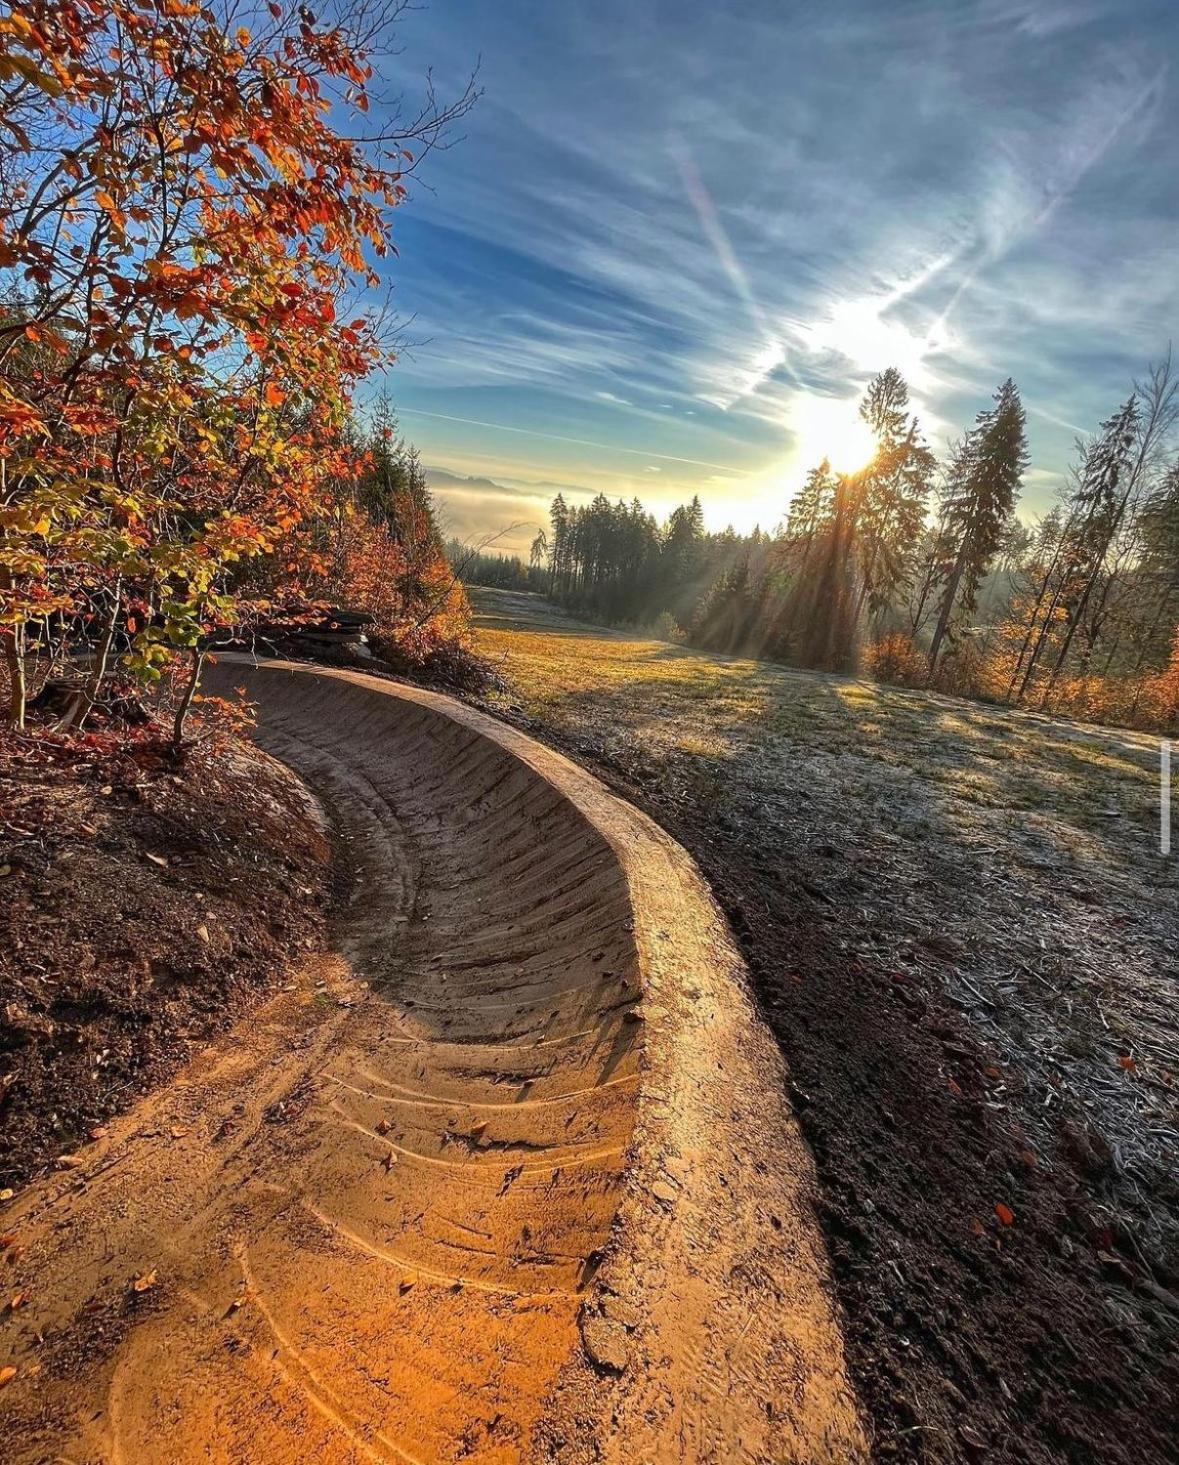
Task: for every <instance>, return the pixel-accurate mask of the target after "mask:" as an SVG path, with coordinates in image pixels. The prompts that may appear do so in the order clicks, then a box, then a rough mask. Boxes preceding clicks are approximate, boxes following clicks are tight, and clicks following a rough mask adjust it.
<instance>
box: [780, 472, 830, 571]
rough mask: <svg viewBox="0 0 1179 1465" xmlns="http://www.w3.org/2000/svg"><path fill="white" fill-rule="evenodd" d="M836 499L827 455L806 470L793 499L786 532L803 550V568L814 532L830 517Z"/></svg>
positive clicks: (801, 563) (812, 545) (801, 564)
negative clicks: (805, 474) (800, 485)
mask: <svg viewBox="0 0 1179 1465" xmlns="http://www.w3.org/2000/svg"><path fill="white" fill-rule="evenodd" d="M834 502H835V475H834V474H833V473H832V472H831V463H830V461H829V460H828V459H827V458H824V459H823V461H822V462H821V463H820V464H819V466H818V467H817V468H812V469H811V471H810V472H809V473H808V474H807V476H806V479H805V481H804V482H803V485H802V487H801V488H800V489H799V490H798V492H797V493H796V494H795V495H794V497H793V498H792V499H791V500H790V511H789V515H788V517H787V520H786V533H787V536H788V537H789V538H790V539H792V540H793V541H794V542H795V544H796V545H797V546H798V548H799V550H800V552H801V553H800V562H799V568H800V570H801V569H802V568H803V567H804V566H805V565H806V562H807V560H808V559H809V557H810V552H811V549H812V548H813V547H814V542H815V535H816V534H817V533H818V531H819V528H820V526H821V525H823V524H824V523H826V522H827V521H828V520H829V519H830V517H831V511H832V508H833V507H834Z"/></svg>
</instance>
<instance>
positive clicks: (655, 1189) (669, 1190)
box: [651, 1179, 679, 1206]
mask: <svg viewBox="0 0 1179 1465" xmlns="http://www.w3.org/2000/svg"><path fill="white" fill-rule="evenodd" d="M651 1194H652V1195H653V1196H654V1197H655V1199H656V1200H657V1201H662V1203H663V1204H664V1205H665V1206H671V1205H674V1204H675V1202H676V1200H677V1199H678V1197H679V1191H678V1190H677V1189H676V1188H675V1186H674V1185H672V1183H671V1181H670V1180H663V1179H659V1180H657V1181H656V1182H655V1184H654V1185H652V1187H651Z"/></svg>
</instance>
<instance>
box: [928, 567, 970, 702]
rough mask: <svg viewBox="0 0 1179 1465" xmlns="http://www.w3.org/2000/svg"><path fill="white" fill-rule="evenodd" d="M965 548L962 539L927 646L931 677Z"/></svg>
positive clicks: (949, 615) (944, 634)
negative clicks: (931, 636) (928, 645)
mask: <svg viewBox="0 0 1179 1465" xmlns="http://www.w3.org/2000/svg"><path fill="white" fill-rule="evenodd" d="M966 550H967V541H966V540H965V539H963V541H962V543H961V545H960V546H959V548H958V557H957V559H956V560H955V561H954V568H953V570H951V572H950V578H949V580H947V582H946V589H945V593H944V594H943V596H942V603H941V608H940V610H939V611H938V617H937V625H936V627H935V628H934V632H933V641H932V642H931V643H930V647H929V675H930V678H931V679H932V677H933V674H934V672H935V671H936V670H937V658H938V653H939V652H940V651H941V649H942V642H943V641H944V640H945V637H946V632H947V631H948V630H949V627H950V617H951V616H952V615H953V614H954V602H955V601H956V600H957V598H958V586H959V585H960V584H961V583H962V572H963V570H965V568H966Z"/></svg>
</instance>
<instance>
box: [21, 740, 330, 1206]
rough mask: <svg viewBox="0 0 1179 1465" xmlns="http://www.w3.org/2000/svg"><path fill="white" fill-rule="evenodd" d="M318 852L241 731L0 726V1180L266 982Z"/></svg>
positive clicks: (161, 1070)
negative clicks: (4, 733)
mask: <svg viewBox="0 0 1179 1465" xmlns="http://www.w3.org/2000/svg"><path fill="white" fill-rule="evenodd" d="M328 855H329V848H328V841H327V839H326V837H325V831H324V827H323V824H322V817H321V815H320V813H319V811H318V810H317V809H316V808H315V807H314V805H313V804H312V803H311V802H310V801H309V798H308V795H307V791H306V789H305V788H304V786H303V784H302V783H301V782H300V781H299V780H298V779H297V778H295V777H294V776H293V775H292V774H291V773H290V771H289V770H288V769H286V768H285V767H284V766H283V765H282V764H281V763H278V762H276V761H275V760H274V759H272V758H270V757H268V756H267V755H265V754H264V753H261V752H260V751H259V750H258V749H257V748H254V747H252V746H250V745H248V744H245V743H241V742H239V741H236V740H233V739H222V740H221V741H220V742H219V743H218V745H217V747H216V748H214V747H213V746H211V745H210V744H208V743H201V744H198V745H196V746H194V747H191V748H189V749H187V750H186V752H185V754H184V757H183V758H182V759H181V760H179V761H178V760H176V759H174V758H173V757H172V756H171V755H170V751H169V749H168V747H167V745H166V744H164V743H162V742H161V741H160V737H159V733H158V731H157V730H155V729H153V728H152V727H150V726H149V727H146V728H143V729H137V730H135V731H134V732H133V733H131V734H130V735H129V736H128V737H126V738H124V737H123V736H121V735H120V736H119V737H114V736H111V735H108V734H105V733H94V734H87V735H86V736H84V737H83V738H82V739H81V740H80V741H79V740H77V739H70V740H66V739H62V738H56V739H55V738H54V737H53V736H51V735H46V734H41V733H31V734H29V735H28V736H25V737H21V738H14V737H9V738H6V739H5V740H4V742H3V744H2V745H0V1014H2V1016H3V1023H2V1025H0V1133H2V1135H3V1144H2V1145H0V1155H2V1158H0V1190H7V1191H12V1190H15V1189H19V1188H20V1187H21V1186H22V1185H23V1184H25V1182H26V1181H27V1180H28V1179H29V1177H30V1176H32V1175H34V1174H36V1173H38V1172H42V1171H44V1170H45V1169H46V1168H48V1167H50V1166H52V1165H53V1164H54V1163H55V1162H56V1163H57V1164H58V1165H60V1166H62V1167H68V1166H69V1165H70V1164H71V1163H73V1158H74V1157H73V1154H72V1152H73V1151H74V1150H75V1149H76V1148H77V1147H78V1146H79V1145H81V1144H85V1143H86V1142H87V1141H89V1140H92V1139H94V1138H96V1137H98V1136H99V1135H100V1134H101V1130H102V1128H103V1126H104V1125H105V1124H106V1123H107V1121H108V1120H109V1119H110V1118H111V1116H112V1115H114V1114H117V1113H120V1112H122V1111H123V1110H125V1109H126V1108H127V1106H128V1105H129V1104H130V1103H131V1102H132V1101H133V1100H134V1099H135V1098H137V1097H138V1096H139V1095H140V1094H141V1093H143V1092H144V1091H146V1090H147V1089H148V1088H150V1087H152V1086H153V1085H155V1084H158V1083H160V1082H161V1081H162V1080H163V1079H165V1078H167V1077H168V1076H169V1075H170V1074H172V1073H174V1072H175V1071H176V1069H177V1068H179V1066H180V1065H181V1064H182V1063H183V1062H184V1061H185V1060H186V1059H187V1058H188V1057H189V1056H190V1055H191V1054H192V1053H193V1052H194V1051H195V1050H196V1049H198V1048H199V1047H201V1046H203V1045H204V1044H205V1043H207V1042H208V1041H209V1040H210V1038H211V1037H213V1036H214V1035H215V1034H216V1033H218V1032H220V1031H221V1030H222V1029H224V1028H225V1027H227V1026H229V1024H230V1023H231V1022H232V1021H233V1020H234V1019H235V1018H237V1017H240V1016H241V1015H242V1013H244V1012H245V1011H247V1010H248V1008H249V1007H250V1005H251V1004H252V1003H254V1002H257V1001H258V1000H259V998H260V997H262V996H264V995H267V994H269V992H270V991H271V990H272V989H273V988H274V987H275V986H276V985H278V983H279V982H281V980H282V977H283V972H284V970H285V964H286V962H287V961H288V960H289V959H290V957H291V956H292V954H296V953H297V954H305V950H306V948H307V947H308V946H311V945H314V944H318V941H319V939H320V937H321V935H322V930H323V907H324V903H325V900H326V895H327V886H328V869H329V867H328ZM0 1229H3V1226H2V1222H0Z"/></svg>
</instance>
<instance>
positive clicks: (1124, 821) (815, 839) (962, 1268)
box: [475, 592, 1179, 1465]
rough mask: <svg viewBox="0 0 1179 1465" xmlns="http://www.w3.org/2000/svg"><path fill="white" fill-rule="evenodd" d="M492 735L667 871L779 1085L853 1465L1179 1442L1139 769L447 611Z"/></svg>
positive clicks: (831, 686) (1017, 725)
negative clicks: (476, 623)
mask: <svg viewBox="0 0 1179 1465" xmlns="http://www.w3.org/2000/svg"><path fill="white" fill-rule="evenodd" d="M475 598H476V606H477V609H478V610H479V612H480V625H481V627H482V628H483V629H482V631H481V635H480V641H481V645H482V647H483V649H484V650H486V651H488V652H489V653H490V654H491V655H492V656H493V657H494V658H495V659H496V661H497V663H498V664H499V666H500V668H501V671H502V673H503V675H504V677H505V678H506V680H507V683H508V692H507V693H506V694H505V695H503V696H500V697H498V698H496V699H495V701H494V704H493V705H494V706H495V708H496V710H497V711H499V712H500V714H501V715H506V716H508V717H510V718H512V719H513V720H515V721H517V722H518V723H519V724H520V725H522V726H525V727H528V728H529V729H530V730H532V731H534V732H536V733H537V734H538V735H540V736H542V737H545V738H547V739H548V740H550V741H552V742H553V743H555V744H556V745H557V746H559V747H562V748H563V749H565V750H566V751H568V752H571V753H572V754H573V755H574V756H575V757H577V758H578V759H579V760H581V761H582V762H584V763H585V764H587V765H588V766H590V767H593V768H595V769H596V770H597V771H598V772H599V773H601V774H602V775H604V776H605V777H606V778H607V779H609V780H610V781H611V782H612V783H613V784H614V785H615V786H616V787H618V788H619V789H621V790H622V791H624V792H625V793H627V795H628V796H629V797H631V798H632V799H634V800H636V801H638V802H639V803H641V805H642V806H643V807H644V808H646V809H647V810H648V811H649V812H650V813H652V814H653V815H654V816H655V817H656V818H657V819H658V820H659V821H660V822H661V823H662V824H663V825H664V826H665V827H666V828H667V829H668V830H669V831H671V832H672V833H673V834H674V835H675V837H676V838H677V839H678V840H680V841H681V842H682V843H683V844H684V845H685V846H686V847H687V848H688V849H689V850H690V851H691V853H692V854H693V855H694V856H695V858H696V859H697V860H698V862H699V864H700V866H701V868H702V869H703V871H704V873H705V875H706V876H707V878H708V879H709V881H710V883H711V885H712V887H713V889H714V891H715V892H716V894H717V896H718V898H719V899H720V900H721V903H722V905H723V907H724V909H725V911H726V914H727V915H728V917H729V921H730V924H731V926H732V929H733V932H734V934H735V935H736V937H737V939H738V941H739V944H740V946H741V949H742V951H743V953H744V955H745V957H746V960H747V962H748V963H749V967H750V970H751V972H752V975H753V977H754V981H755V986H756V990H757V995H758V998H759V1001H760V1003H761V1006H762V1010H763V1012H764V1013H765V1015H766V1017H767V1020H768V1021H769V1022H770V1023H771V1025H772V1027H773V1029H774V1031H775V1033H776V1035H777V1037H778V1040H779V1042H780V1044H781V1047H782V1051H783V1053H784V1054H785V1056H786V1059H787V1061H788V1063H789V1065H790V1070H791V1074H792V1079H793V1084H794V1088H793V1090H792V1097H793V1099H794V1103H795V1106H796V1109H797V1110H798V1112H799V1114H800V1118H801V1121H802V1124H803V1128H804V1132H805V1134H806V1137H807V1139H808V1141H809V1143H810V1145H811V1148H812V1151H813V1154H814V1158H815V1163H816V1166H817V1170H818V1174H819V1180H820V1188H821V1206H822V1221H823V1228H824V1232H825V1235H826V1238H827V1242H828V1245H829V1248H830V1251H831V1254H832V1257H833V1261H834V1265H835V1273H836V1280H837V1284H838V1288H839V1295H840V1300H841V1303H842V1306H843V1308H844V1310H845V1315H846V1319H847V1325H846V1337H847V1345H848V1355H849V1362H850V1364H851V1368H852V1372H853V1376H854V1378H855V1381H856V1384H857V1387H858V1390H859V1392H860V1396H861V1398H862V1400H863V1401H864V1404H865V1406H866V1408H867V1411H868V1414H869V1417H870V1421H871V1427H872V1430H873V1435H874V1451H875V1454H876V1456H877V1457H878V1458H880V1459H904V1460H923V1461H938V1462H942V1461H974V1460H979V1459H993V1460H1004V1461H1007V1460H1010V1461H1028V1462H1037V1465H1041V1462H1060V1461H1069V1462H1078V1465H1080V1462H1090V1461H1095V1460H1100V1461H1103V1462H1122V1461H1124V1462H1127V1465H1129V1462H1131V1461H1134V1462H1142V1461H1152V1462H1154V1461H1159V1462H1161V1461H1165V1460H1170V1459H1172V1458H1173V1456H1174V1441H1175V1438H1176V1437H1177V1434H1179V1419H1177V1417H1176V1401H1177V1400H1179V1370H1177V1367H1176V1357H1177V1352H1176V1343H1177V1341H1179V1301H1177V1297H1176V1291H1177V1276H1179V1244H1177V1243H1179V1191H1177V1189H1176V1173H1177V1166H1176V1159H1177V1155H1179V1104H1177V1101H1176V1090H1175V1083H1176V1073H1177V1072H1179V1039H1177V1030H1179V1017H1177V1013H1179V1003H1177V1001H1176V997H1177V995H1179V992H1177V988H1179V967H1177V964H1176V956H1175V952H1176V947H1175V936H1176V932H1179V863H1177V862H1176V860H1175V858H1174V857H1172V858H1171V859H1169V860H1167V859H1163V858H1162V857H1160V854H1159V850H1158V834H1157V831H1158V797H1159V794H1158V780H1157V768H1158V756H1159V754H1158V744H1157V742H1156V741H1154V740H1152V739H1149V738H1147V737H1144V736H1142V735H1138V734H1133V733H1122V732H1119V731H1117V730H1111V729H1100V728H1091V727H1083V726H1079V725H1076V724H1068V723H1060V722H1050V721H1047V720H1045V719H1041V718H1036V717H1034V716H1026V715H1024V716H1018V715H1012V714H1009V713H1006V712H1004V711H1002V710H1001V709H996V708H988V707H983V706H979V705H976V704H969V703H964V702H960V701H956V700H954V699H950V698H945V697H933V696H926V695H922V694H919V693H906V692H900V691H896V690H894V689H889V688H884V687H880V686H875V685H872V684H870V683H865V682H860V681H856V680H855V679H852V678H835V677H822V676H816V675H812V674H808V673H795V672H790V671H787V670H784V669H782V668H777V667H772V666H767V665H764V664H759V663H753V662H748V661H739V660H736V659H732V658H722V657H712V656H704V655H700V654H698V653H694V652H691V651H688V650H684V649H682V648H678V647H674V646H669V645H666V644H664V643H658V642H649V641H640V640H635V639H634V638H633V637H626V636H622V635H619V634H618V633H610V632H603V631H600V630H598V629H596V628H594V627H592V626H587V625H583V624H579V623H577V622H572V621H570V620H569V618H567V617H563V616H560V615H556V616H554V615H553V614H552V613H551V612H550V611H549V609H548V608H547V607H546V606H545V605H544V604H543V602H540V601H538V600H537V599H536V598H535V597H523V596H513V595H506V594H504V593H502V592H476V597H475Z"/></svg>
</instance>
